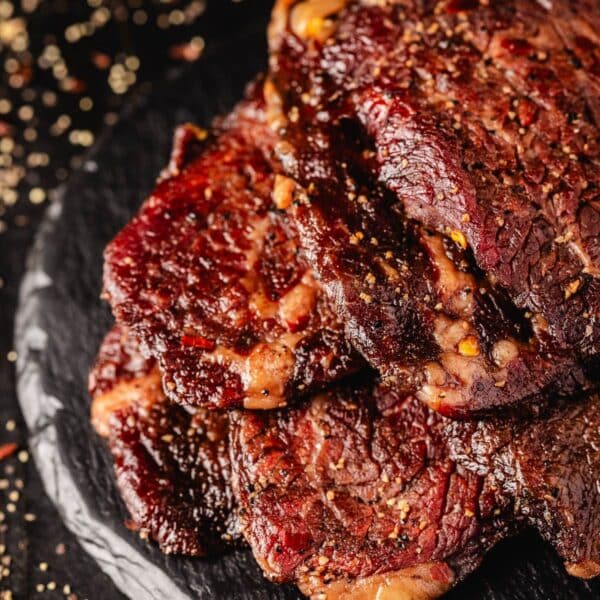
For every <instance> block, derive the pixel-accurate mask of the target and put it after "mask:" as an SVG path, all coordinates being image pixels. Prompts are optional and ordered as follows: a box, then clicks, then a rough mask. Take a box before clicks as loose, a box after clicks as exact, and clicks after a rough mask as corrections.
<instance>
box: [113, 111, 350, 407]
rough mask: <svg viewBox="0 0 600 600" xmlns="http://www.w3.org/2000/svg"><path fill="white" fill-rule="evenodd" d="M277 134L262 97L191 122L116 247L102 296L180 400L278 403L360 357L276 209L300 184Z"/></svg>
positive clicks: (254, 404) (347, 368) (170, 393)
mask: <svg viewBox="0 0 600 600" xmlns="http://www.w3.org/2000/svg"><path fill="white" fill-rule="evenodd" d="M204 138H206V139H204ZM272 144H273V135H272V133H271V132H270V130H269V129H268V127H267V126H266V124H265V117H264V111H263V109H262V108H261V105H260V103H259V102H258V101H253V100H248V101H246V102H243V103H242V104H241V105H240V106H239V107H238V108H237V109H236V110H235V111H234V112H233V114H232V115H231V116H230V117H229V118H228V119H226V120H225V121H224V122H222V123H221V124H220V125H219V126H218V127H217V130H216V131H215V132H214V134H208V133H207V132H205V131H200V130H198V129H197V128H195V127H193V126H183V127H182V128H180V129H179V130H178V131H177V133H176V136H175V145H174V149H173V154H172V159H171V164H170V165H169V167H168V169H167V170H166V171H165V173H164V174H163V176H162V178H161V180H160V182H159V183H158V185H157V187H156V188H155V190H154V191H153V192H152V194H151V195H150V197H149V198H148V200H147V201H146V202H145V203H144V205H143V206H142V208H141V209H140V211H139V213H138V214H137V215H136V216H135V217H134V219H133V220H132V221H131V222H130V223H129V224H128V225H127V226H126V227H125V228H124V229H123V230H122V231H121V232H120V233H119V234H118V235H117V237H116V238H115V239H114V240H113V241H112V242H111V243H110V244H109V246H108V247H107V249H106V253H105V271H104V295H105V297H106V298H107V299H108V301H109V302H110V304H111V307H112V309H113V312H114V314H115V316H116V318H117V320H118V321H119V322H121V323H123V324H124V325H126V326H127V327H129V328H131V330H132V332H133V333H134V334H135V336H136V338H137V339H139V340H140V343H141V345H142V350H143V351H144V353H145V354H146V355H148V356H152V357H154V358H155V359H156V360H157V361H158V364H159V366H160V371H161V373H162V375H163V382H164V386H165V389H166V393H167V394H168V396H169V397H170V398H171V399H172V400H174V401H177V402H180V403H183V404H188V405H194V406H205V407H207V406H208V407H210V406H212V407H221V408H231V407H237V406H245V407H246V408H273V407H276V406H282V405H284V404H285V403H286V401H287V400H288V398H290V397H295V396H298V395H299V394H304V393H308V392H309V391H310V390H315V389H319V388H320V387H322V386H323V385H325V384H326V383H328V382H330V381H332V380H335V379H338V378H340V377H342V376H344V375H346V374H348V373H349V372H352V371H354V370H355V369H356V368H358V366H359V365H360V366H362V361H361V360H360V358H359V357H358V355H357V354H356V353H355V352H353V350H352V349H351V347H350V345H349V343H348V342H346V340H345V337H344V335H343V331H342V328H341V326H340V325H339V323H338V321H337V319H336V317H335V316H334V315H333V313H332V312H331V310H330V309H329V308H328V307H327V305H326V304H325V302H324V301H323V298H322V294H321V291H320V288H319V286H318V284H317V283H316V281H315V279H314V278H313V276H312V274H311V271H310V270H308V269H307V268H306V267H305V266H304V265H303V264H301V263H300V262H299V260H298V258H297V244H296V240H295V239H294V237H293V236H291V235H290V233H289V232H288V231H287V226H286V223H285V221H284V220H283V219H282V217H281V215H279V214H278V210H277V208H276V204H281V203H285V202H286V201H287V199H288V197H289V190H288V189H286V182H285V180H281V179H278V178H276V177H275V176H274V174H273V172H272V170H271V167H270V164H269V159H270V150H271V148H272Z"/></svg>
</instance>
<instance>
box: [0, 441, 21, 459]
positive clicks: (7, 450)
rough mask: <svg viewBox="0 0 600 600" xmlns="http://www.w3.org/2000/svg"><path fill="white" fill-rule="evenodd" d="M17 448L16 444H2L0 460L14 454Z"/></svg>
mask: <svg viewBox="0 0 600 600" xmlns="http://www.w3.org/2000/svg"><path fill="white" fill-rule="evenodd" d="M18 447H19V446H18V445H17V444H14V443H12V442H11V443H9V444H2V446H0V460H4V459H5V458H8V457H9V456H11V455H12V454H14V453H15V451H16V450H17V448H18Z"/></svg>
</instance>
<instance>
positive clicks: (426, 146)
mask: <svg viewBox="0 0 600 600" xmlns="http://www.w3.org/2000/svg"><path fill="white" fill-rule="evenodd" d="M552 5H553V8H552V11H550V13H549V12H548V10H546V9H544V7H543V3H536V2H525V1H519V0H513V1H510V2H495V1H491V2H486V3H485V5H484V4H483V3H482V4H481V5H479V3H478V2H474V3H468V4H465V5H464V6H463V5H462V4H460V3H456V2H447V1H442V2H420V1H417V0H415V1H409V2H384V3H381V2H367V1H364V2H361V1H360V0H351V1H348V2H344V1H342V0H340V1H336V2H325V3H315V2H285V1H282V2H279V3H278V6H277V8H276V12H275V16H276V18H275V19H274V25H273V26H272V28H271V44H272V50H273V52H272V58H271V81H270V82H269V84H268V86H267V94H266V97H267V101H268V103H269V105H270V107H271V111H270V115H271V122H272V125H273V127H274V128H276V129H277V130H278V132H279V134H280V135H281V136H282V138H283V142H281V143H280V144H279V145H278V146H277V149H278V153H279V156H280V158H281V160H282V164H283V166H284V168H285V169H286V170H287V172H288V173H289V174H290V175H291V176H292V177H293V178H294V179H296V180H297V181H298V182H299V183H300V185H301V186H302V188H303V192H302V193H300V194H299V200H300V206H299V207H298V208H296V209H294V210H292V211H291V214H292V216H293V218H294V220H295V221H296V222H297V224H298V229H299V231H300V240H301V245H302V247H303V249H304V251H305V252H306V254H307V255H308V256H309V257H310V259H311V261H313V264H315V265H316V266H315V269H316V272H317V274H318V275H319V277H320V278H321V279H322V280H323V283H324V286H325V290H326V292H327V293H328V295H329V296H330V298H332V299H333V300H334V301H335V302H336V308H337V309H338V310H339V311H340V312H341V313H342V314H343V315H344V317H345V318H346V319H347V320H348V326H347V334H348V337H349V339H350V340H351V341H352V342H353V343H354V344H355V345H356V346H357V348H359V349H360V350H361V351H362V352H363V353H364V354H365V356H366V357H367V358H368V359H369V361H370V362H371V363H372V364H373V365H374V366H375V367H377V368H378V369H380V370H384V371H385V370H386V369H387V370H388V371H390V369H391V370H392V374H397V375H398V376H399V378H400V380H401V381H403V382H406V383H408V384H409V385H410V386H412V387H413V388H414V389H415V390H417V391H418V392H419V394H420V396H422V397H423V399H424V400H425V401H427V402H429V404H430V405H431V406H433V407H434V408H435V407H436V405H439V406H440V408H441V410H443V411H445V412H446V413H448V414H460V413H465V412H472V411H473V410H474V411H481V410H484V409H485V408H486V407H487V408H490V407H494V406H497V405H504V404H510V403H515V402H518V401H520V400H523V399H526V398H527V399H531V398H538V397H539V396H540V394H541V393H544V392H545V393H546V395H548V394H549V393H550V394H552V395H555V394H556V393H560V394H564V395H569V394H571V393H572V392H573V391H574V390H577V389H578V388H582V387H591V386H596V385H597V381H595V382H590V381H589V379H590V378H593V379H596V380H597V376H598V375H597V365H598V358H597V357H598V340H599V339H600V321H599V310H600V293H599V292H600V284H599V279H598V276H599V274H600V271H599V270H598V266H599V265H598V260H599V258H598V257H599V253H598V248H600V217H599V213H598V210H599V207H598V199H597V187H598V182H599V177H600V176H599V175H598V173H600V170H599V168H598V166H599V165H598V142H597V137H598V136H597V134H598V127H597V123H596V118H597V117H598V115H599V114H600V112H599V111H598V102H597V98H595V94H597V80H596V78H595V77H596V76H595V75H594V74H593V73H594V71H593V69H594V65H596V64H600V63H598V62H597V61H598V60H599V58H598V57H600V54H598V51H597V50H596V47H595V43H596V37H595V36H596V34H595V33H594V31H595V30H594V29H593V25H594V23H596V22H597V21H598V20H600V18H599V11H598V9H597V7H595V8H594V7H588V6H587V5H586V6H585V7H584V6H583V4H577V3H569V2H566V1H563V2H554V3H552ZM577 28H579V30H580V31H581V33H582V35H576V32H577V31H578V29H577ZM586 36H588V37H586ZM576 38H577V40H579V41H578V42H577V41H576ZM577 43H579V44H580V46H577ZM581 44H584V45H586V47H589V52H583V51H582V46H581ZM584 54H585V56H584ZM594 61H596V62H594ZM373 180H375V181H373ZM407 219H413V220H415V221H416V222H417V223H418V224H419V226H420V227H425V228H427V229H430V230H433V231H437V232H439V234H441V235H445V236H448V237H449V238H451V239H452V240H453V241H454V243H455V244H456V245H457V246H458V247H460V248H462V249H464V250H466V255H467V259H468V262H469V263H470V264H471V266H472V267H473V268H474V267H476V268H477V269H480V270H481V272H482V273H481V276H480V277H477V278H476V279H475V280H474V282H475V286H474V288H473V290H472V294H470V298H469V299H468V300H470V301H466V302H463V303H462V304H460V305H457V303H456V302H454V303H448V302H444V297H443V294H442V295H441V297H437V298H436V295H435V294H431V293H430V292H429V288H434V290H435V287H436V285H435V283H436V282H435V281H433V282H431V281H430V282H429V283H427V279H429V278H430V277H428V274H427V268H426V267H427V264H426V263H425V264H423V261H422V260H421V261H419V260H416V259H415V256H414V255H415V252H417V251H416V250H414V248H410V246H411V245H412V244H414V241H410V239H409V240H408V241H406V237H407V235H408V237H409V238H410V231H411V230H412V226H411V225H407ZM407 230H408V233H407ZM407 245H408V246H409V248H407V247H406V246H407ZM357 246H358V248H357ZM386 257H387V258H386ZM384 261H385V264H383V263H384ZM407 266H410V269H409V272H408V273H407V272H406V271H407ZM434 268H435V267H434ZM415 272H416V274H415ZM421 272H422V273H423V275H421ZM419 277H424V278H425V280H426V281H425V282H423V281H420V282H415V278H419ZM418 283H420V285H418ZM482 291H483V292H484V294H485V295H486V297H487V299H486V301H487V303H488V305H491V306H492V308H493V310H492V313H491V316H492V318H491V319H489V320H488V321H487V322H486V321H483V322H480V321H479V318H478V314H477V311H476V310H475V309H474V306H478V305H479V303H480V298H479V295H480V294H481V292H482ZM438 294H439V290H438ZM360 300H363V302H362V305H361V302H360ZM507 301H508V312H509V314H510V315H511V320H512V321H513V323H519V324H520V331H521V332H523V333H524V338H519V337H518V336H516V335H515V333H514V332H506V331H502V332H501V333H498V332H497V331H495V329H494V327H493V323H494V322H495V321H496V320H501V319H499V318H496V317H495V315H494V311H500V313H502V312H504V310H505V309H504V307H505V306H507ZM365 305H366V306H365ZM436 306H438V307H439V306H441V310H439V312H438V316H436V315H435V313H434V314H433V316H431V312H432V311H431V309H432V308H433V307H436ZM515 317H516V318H515ZM448 319H450V320H451V321H450V322H456V321H466V322H467V325H469V324H470V325H471V329H475V331H476V333H475V335H474V338H475V341H476V342H477V349H476V350H475V352H479V353H480V355H481V357H482V358H481V359H480V360H481V361H482V362H483V363H484V364H483V365H482V366H481V368H480V369H478V372H475V373H474V372H473V371H474V369H471V368H469V367H468V366H467V365H466V364H463V365H461V366H460V368H459V369H458V372H462V373H466V376H465V377H464V380H462V381H461V379H463V378H461V377H460V376H459V377H457V376H456V371H457V369H454V368H453V366H454V365H449V362H452V363H455V362H458V363H461V362H462V363H466V362H467V361H464V360H463V359H461V358H460V355H461V354H462V353H461V352H460V348H458V352H456V351H455V352H454V354H455V355H459V356H458V357H457V358H456V359H455V358H454V356H452V355H449V354H448V353H449V352H450V350H449V349H448V348H447V347H446V345H454V346H456V344H455V343H453V342H454V340H452V336H450V338H448V337H447V336H445V335H440V331H442V332H443V331H445V330H446V329H447V328H448ZM467 329H469V328H468V327H467ZM415 332H417V333H418V335H419V341H421V343H419V344H416V343H415V344H411V343H410V341H409V340H414V337H415ZM411 334H412V337H411ZM467 336H468V337H469V338H472V337H473V332H472V331H467V332H466V336H465V337H467ZM515 339H516V340H519V339H521V340H522V341H526V342H527V343H525V344H520V345H519V344H517V346H518V347H515V346H512V347H511V346H510V345H508V344H511V343H513V342H514V341H515ZM394 340H396V344H395V345H394V344H393V341H394ZM490 342H491V343H490ZM507 342H508V344H507ZM495 344H500V351H499V353H500V354H501V355H503V357H504V358H503V359H501V363H503V364H505V365H508V371H509V372H514V373H519V376H518V379H519V380H520V381H521V384H522V385H521V386H512V387H511V385H510V382H509V384H508V387H506V386H503V384H502V382H503V378H502V376H501V375H500V376H499V375H498V373H497V371H498V370H500V371H501V370H502V367H500V369H498V367H499V366H500V365H498V362H497V360H496V356H495V355H497V354H498V353H494V352H492V353H490V352H489V350H488V351H487V352H486V346H487V348H489V347H490V346H491V348H492V349H493V348H494V345H495ZM413 345H414V346H417V349H416V350H415V349H413ZM456 349H457V348H456V347H455V348H453V350H456ZM504 350H507V352H506V353H505V352H504ZM486 354H487V358H488V360H484V357H485V355H486ZM423 359H426V360H427V359H429V360H430V361H431V363H432V364H431V365H430V368H427V369H425V370H423V369H416V370H415V369H412V370H410V371H409V373H408V374H407V373H406V372H405V370H404V368H403V367H404V365H406V364H410V363H411V362H412V363H419V362H420V361H422V360H423ZM494 363H496V364H495V366H494ZM470 375H473V376H474V377H473V378H471V377H470ZM438 382H440V383H438ZM494 384H498V386H499V387H500V389H499V390H494V389H493V387H494ZM461 387H462V388H466V391H463V392H462V393H457V390H458V391H460V390H461ZM484 387H485V388H487V390H488V391H487V393H484V394H480V393H479V392H480V391H481V390H482V388H484ZM443 388H448V389H445V390H444V389H443ZM477 403H480V404H481V405H480V406H477Z"/></svg>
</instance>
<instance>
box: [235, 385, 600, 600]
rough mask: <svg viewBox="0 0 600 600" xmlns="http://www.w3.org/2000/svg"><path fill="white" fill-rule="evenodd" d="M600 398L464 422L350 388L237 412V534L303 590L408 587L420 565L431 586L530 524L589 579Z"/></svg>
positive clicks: (596, 508) (268, 566)
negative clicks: (530, 415)
mask: <svg viewBox="0 0 600 600" xmlns="http://www.w3.org/2000/svg"><path fill="white" fill-rule="evenodd" d="M597 409H598V397H597V396H595V397H592V398H590V399H589V400H587V401H586V402H584V403H583V404H580V405H576V404H573V405H569V406H566V407H563V408H560V409H558V408H557V409H555V410H554V411H553V412H551V414H549V415H545V416H543V417H539V418H538V419H535V418H534V419H532V420H527V419H512V418H509V419H508V420H505V421H489V422H488V421H482V422H479V423H475V422H473V423H458V422H453V421H450V420H448V419H446V418H444V417H441V416H440V415H439V414H438V413H435V412H432V411H431V410H429V409H428V408H427V407H425V406H424V405H423V404H422V403H420V402H418V401H417V400H415V399H404V400H403V399H402V398H400V397H399V396H397V395H396V394H394V393H391V392H389V391H385V390H383V389H381V388H377V387H375V388H372V387H369V386H368V385H367V386H364V385H363V386H356V385H355V386H353V387H351V388H349V389H338V390H337V391H335V392H331V393H330V394H322V395H320V396H317V397H315V398H314V399H313V400H312V401H311V402H310V403H309V404H308V405H306V406H304V407H299V408H294V409H288V410H287V411H285V412H280V411H275V412H272V413H261V414H257V413H247V412H244V413H242V414H239V415H237V416H236V417H235V418H234V420H233V421H234V422H233V425H232V434H231V435H232V437H231V452H232V471H233V478H234V479H233V482H234V489H235V493H236V496H237V497H238V501H239V503H240V520H241V523H242V529H243V531H244V535H245V537H246V539H247V540H248V542H249V543H250V546H251V547H252V549H253V551H254V554H255V556H256V558H257V560H258V562H259V563H260V565H261V566H262V568H263V570H264V571H265V573H266V574H267V575H268V576H269V577H271V578H272V579H274V580H277V581H295V582H296V583H297V584H298V585H299V586H300V589H302V590H303V591H304V592H305V593H307V594H316V593H320V592H328V591H329V592H330V593H332V594H333V593H334V591H335V590H338V589H345V590H346V592H347V593H350V591H351V590H352V589H353V588H354V587H356V589H357V590H359V589H363V590H364V586H365V585H367V586H372V587H371V592H372V595H371V596H369V595H365V597H375V595H376V594H375V593H374V590H378V589H388V588H387V587H386V586H391V587H389V589H392V590H394V592H395V593H397V594H400V593H401V590H402V591H403V592H404V593H406V592H407V590H412V589H413V588H412V587H411V586H414V585H417V584H416V583H415V580H414V578H410V577H408V575H407V574H408V573H410V572H411V571H410V570H411V569H413V568H415V567H419V569H421V570H420V571H419V573H420V574H419V577H418V581H419V582H420V583H422V582H423V580H427V581H429V582H430V583H431V582H432V581H434V582H437V585H438V588H437V590H436V594H433V595H439V594H441V593H443V592H444V591H445V590H446V589H447V588H448V587H449V586H450V585H452V583H453V582H455V581H457V580H459V579H460V578H461V577H463V576H464V575H465V574H466V573H468V572H469V571H470V570H471V569H473V568H475V566H477V564H478V563H479V561H480V560H481V558H482V556H483V553H484V552H485V550H486V549H487V548H489V547H490V546H491V545H492V544H494V543H495V542H496V541H498V540H499V539H500V538H502V537H505V536H506V535H508V534H512V533H514V532H515V531H518V530H520V529H522V528H524V527H533V528H535V529H537V530H538V531H539V532H540V534H541V535H542V536H543V537H544V538H545V539H546V540H548V541H549V542H550V543H552V544H553V545H554V547H555V548H556V550H557V551H558V552H559V554H560V555H561V556H562V558H563V559H564V560H565V563H566V566H567V568H568V569H569V571H570V572H571V573H573V574H575V575H578V576H583V577H592V576H595V575H597V574H598V573H599V572H600V561H599V559H600V547H599V546H598V539H599V538H598V531H597V530H598V524H599V523H600V486H599V483H600V461H599V460H598V450H597V449H598V447H599V446H598V444H599V442H600V422H599V420H598V417H597V415H596V414H595V413H596V411H597ZM427 570H431V571H430V573H429V577H427V576H425V575H424V573H425V572H426V571H427ZM382 574H386V577H385V578H383V580H382V578H381V575H382ZM356 593H357V594H358V591H357V592H356ZM348 597H352V596H350V595H349V596H348ZM359 597H360V596H359ZM418 597H421V596H418ZM424 597H432V596H424Z"/></svg>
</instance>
